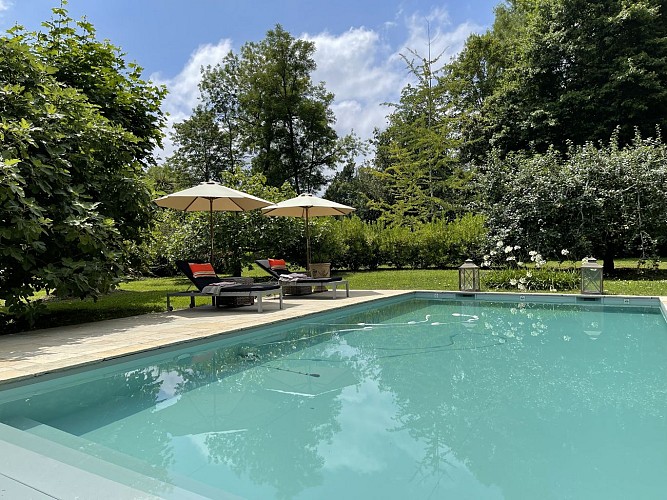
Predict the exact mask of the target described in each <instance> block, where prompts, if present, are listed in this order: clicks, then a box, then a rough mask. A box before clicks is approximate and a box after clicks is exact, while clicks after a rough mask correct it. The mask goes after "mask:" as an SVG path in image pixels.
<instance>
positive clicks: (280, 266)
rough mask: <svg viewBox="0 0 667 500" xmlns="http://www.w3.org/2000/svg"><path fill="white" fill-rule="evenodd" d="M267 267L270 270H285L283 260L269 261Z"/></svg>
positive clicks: (285, 266) (285, 265)
mask: <svg viewBox="0 0 667 500" xmlns="http://www.w3.org/2000/svg"><path fill="white" fill-rule="evenodd" d="M269 267H270V268H271V269H287V264H285V259H269Z"/></svg>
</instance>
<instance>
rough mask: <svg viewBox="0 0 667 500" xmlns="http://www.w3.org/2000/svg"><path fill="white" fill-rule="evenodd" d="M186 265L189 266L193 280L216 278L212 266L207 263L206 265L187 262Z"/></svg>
mask: <svg viewBox="0 0 667 500" xmlns="http://www.w3.org/2000/svg"><path fill="white" fill-rule="evenodd" d="M188 265H189V266H190V271H192V277H193V278H203V277H204V276H217V275H216V274H215V270H214V269H213V266H212V265H211V264H210V263H208V262H207V263H206V264H194V263H192V262H188Z"/></svg>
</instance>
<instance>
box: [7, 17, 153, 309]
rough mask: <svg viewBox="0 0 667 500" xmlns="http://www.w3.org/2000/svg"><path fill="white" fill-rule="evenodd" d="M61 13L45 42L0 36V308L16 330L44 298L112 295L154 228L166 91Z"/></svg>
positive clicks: (31, 36) (14, 34)
mask: <svg viewBox="0 0 667 500" xmlns="http://www.w3.org/2000/svg"><path fill="white" fill-rule="evenodd" d="M54 12H55V16H56V17H55V20H54V21H52V22H50V23H46V27H47V28H48V31H47V32H46V33H40V34H35V33H25V32H24V31H23V30H22V29H20V28H16V29H13V30H11V31H10V32H8V34H7V35H5V36H2V37H0V89H2V99H0V117H1V119H0V138H1V141H2V142H1V150H0V299H2V300H4V301H5V305H6V306H7V307H8V308H9V310H10V312H11V315H12V316H11V317H10V318H9V321H14V320H16V318H19V317H21V316H24V317H30V315H31V314H33V313H35V312H38V308H39V306H40V303H39V301H31V300H30V299H31V297H32V295H33V294H34V292H35V291H37V290H42V289H45V290H47V291H48V292H53V293H55V294H56V295H58V296H77V297H81V298H84V297H90V296H92V297H95V296H97V295H98V294H100V293H103V292H105V291H107V290H108V289H109V288H110V287H111V286H112V285H113V283H114V282H115V281H116V280H117V279H118V278H119V277H120V276H122V274H123V256H124V253H125V250H126V248H127V246H128V245H130V244H132V243H133V242H137V241H139V240H140V239H141V237H142V235H143V232H144V229H145V228H146V226H147V225H148V223H149V221H150V206H149V201H150V192H149V190H148V189H147V187H146V186H145V184H144V183H143V181H142V167H143V166H144V165H148V164H149V163H150V162H151V159H150V158H149V156H150V155H149V151H151V150H152V148H153V146H154V145H155V144H157V143H159V139H160V137H161V136H160V134H161V132H160V127H161V125H162V122H163V116H162V114H161V112H160V111H159V104H160V100H161V98H162V96H163V93H164V91H163V89H160V88H157V87H154V86H152V85H151V84H150V83H146V82H143V81H141V80H140V78H139V73H140V70H139V68H137V67H134V68H132V69H131V70H129V71H126V68H125V65H124V63H123V62H122V58H121V55H120V51H119V50H118V49H117V48H116V47H114V46H112V45H111V44H109V43H108V42H103V43H101V42H97V41H95V37H94V30H93V28H92V26H90V25H89V24H88V23H85V22H79V23H76V24H75V25H73V24H72V22H71V20H70V19H69V18H68V17H67V13H66V11H65V10H64V9H55V11H54ZM52 64H61V66H59V67H55V66H53V65H52ZM77 64H78V65H79V70H78V71H77V70H76V65H77ZM95 75H96V76H97V77H99V79H97V78H96V76H95ZM79 86H80V87H81V88H80V87H79ZM100 94H101V95H102V96H103V97H100ZM98 101H99V102H98Z"/></svg>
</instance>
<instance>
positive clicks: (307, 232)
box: [306, 207, 310, 273]
mask: <svg viewBox="0 0 667 500" xmlns="http://www.w3.org/2000/svg"><path fill="white" fill-rule="evenodd" d="M306 272H307V273H309V272H310V232H309V231H308V207H306Z"/></svg>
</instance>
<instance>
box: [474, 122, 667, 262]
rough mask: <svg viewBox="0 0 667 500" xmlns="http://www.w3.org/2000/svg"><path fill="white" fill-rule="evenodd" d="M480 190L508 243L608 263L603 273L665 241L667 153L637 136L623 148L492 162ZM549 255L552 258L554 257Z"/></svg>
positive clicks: (613, 145) (613, 144)
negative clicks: (617, 260) (620, 260)
mask: <svg viewBox="0 0 667 500" xmlns="http://www.w3.org/2000/svg"><path fill="white" fill-rule="evenodd" d="M482 173H483V175H482V176H481V178H480V187H481V189H482V191H483V192H484V194H485V201H486V204H487V206H488V222H489V224H490V226H491V228H492V230H493V231H494V232H495V233H496V234H506V233H507V232H509V235H507V237H506V241H509V242H510V243H519V244H521V245H522V246H523V247H524V248H530V249H533V250H536V251H539V252H541V253H542V254H543V255H544V256H545V257H546V256H550V257H559V255H557V254H554V253H553V252H559V251H560V250H561V249H568V250H569V251H570V252H571V255H572V256H573V257H575V258H582V257H586V256H591V255H592V256H594V257H597V258H602V259H604V266H605V271H606V272H611V271H612V270H613V269H614V259H615V258H617V257H619V256H622V255H624V254H628V253H629V254H632V255H637V254H640V255H642V256H644V257H650V256H653V255H654V251H655V249H656V247H657V246H658V245H660V244H661V243H664V241H665V238H666V237H667V227H666V226H665V221H666V220H667V147H666V146H665V144H663V143H662V141H661V140H659V139H642V138H641V137H640V136H639V135H636V136H635V139H634V141H633V143H632V144H630V145H628V146H625V147H621V146H620V141H619V139H618V137H617V135H614V136H613V137H612V139H611V141H610V142H609V144H608V145H606V146H596V145H594V144H593V143H590V142H589V143H586V144H585V145H583V146H574V145H573V146H571V147H570V149H569V150H568V151H567V153H566V154H561V153H559V152H558V151H557V150H555V149H554V148H552V149H550V150H549V151H547V152H546V153H544V154H535V155H528V154H526V153H510V154H509V155H508V156H507V157H506V158H504V159H501V158H500V155H498V154H493V155H491V158H490V160H489V162H488V164H487V165H486V166H485V168H484V169H483V170H482ZM550 254H551V255H550Z"/></svg>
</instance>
